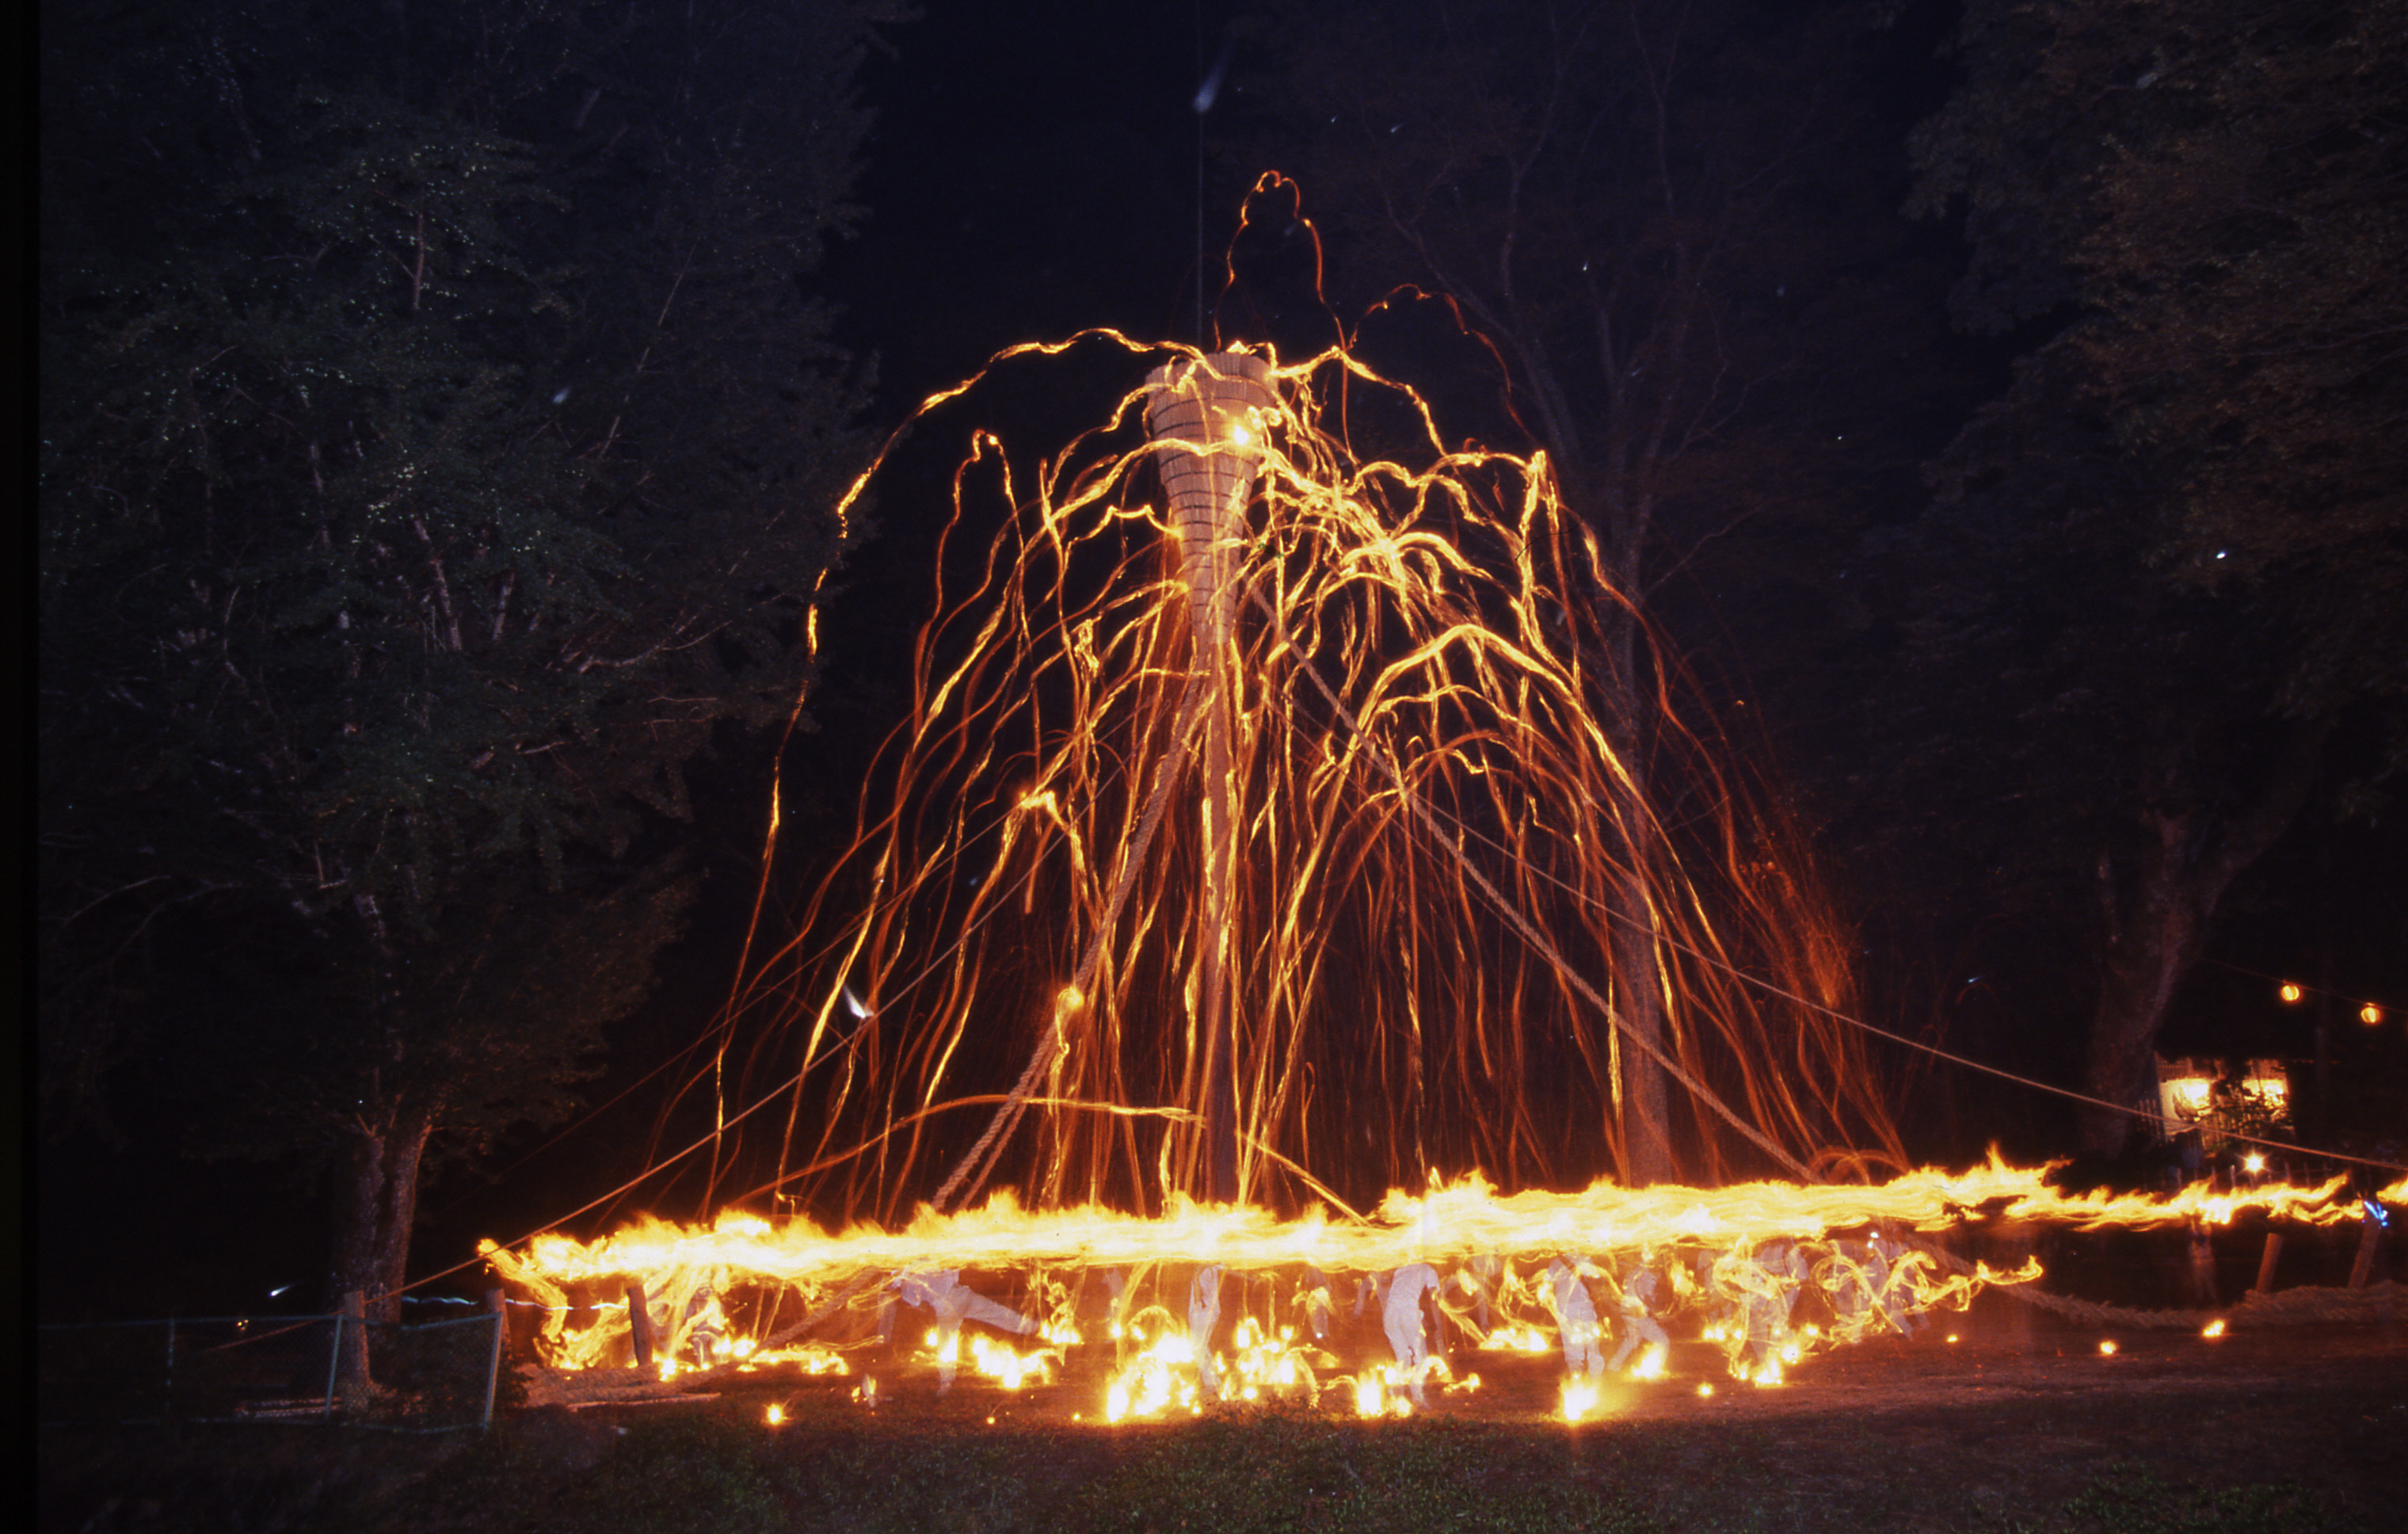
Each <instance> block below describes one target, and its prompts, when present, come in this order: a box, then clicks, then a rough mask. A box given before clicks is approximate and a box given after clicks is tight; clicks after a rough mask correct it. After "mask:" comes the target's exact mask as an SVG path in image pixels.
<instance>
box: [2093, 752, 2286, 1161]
mask: <svg viewBox="0 0 2408 1534" xmlns="http://www.w3.org/2000/svg"><path fill="white" fill-rule="evenodd" d="M2330 729H2331V726H2330V724H2329V722H2318V723H2311V724H2302V725H2300V726H2298V727H2297V728H2295V730H2294V731H2293V734H2292V737H2291V738H2290V740H2289V741H2288V742H2286V745H2285V747H2284V750H2283V754H2282V757H2281V759H2280V760H2279V761H2278V762H2277V764H2276V765H2275V767H2274V769H2273V771H2272V774H2271V775H2270V777H2269V779H2268V781H2267V782H2266V784H2265V787H2264V788H2263V790H2262V791H2261V792H2260V794H2259V795H2258V796H2257V801H2256V803H2255V804H2254V805H2252V806H2251V807H2249V808H2248V809H2247V810H2244V811H2243V812H2242V813H2240V814H2238V815H2234V816H2231V817H2229V818H2227V817H2223V816H2217V815H2213V814H2210V813H2208V812H2206V811H2189V812H2183V813H2174V812H2168V811H2158V812H2157V813H2154V814H2153V815H2151V817H2150V818H2151V820H2152V821H2153V822H2154V823H2155V825H2156V829H2157V841H2156V845H2154V846H2152V847H2151V848H2150V849H2149V850H2148V852H2147V853H2144V854H2143V857H2142V859H2141V865H2140V867H2139V869H2138V870H2137V872H2136V873H2135V874H2134V875H2133V877H2131V878H2130V879H2129V880H2128V881H2119V880H2117V879H2116V877H2115V873H2114V868H2113V867H2112V865H2110V864H2109V863H2108V862H2107V860H2105V859H2103V858H2102V859H2101V860H2100V881H2101V895H2102V896H2103V897H2104V899H2105V902H2106V907H2107V956H2106V962H2105V966H2104V972H2103V974H2102V975H2101V976H2100V987H2099V1003H2098V1007H2097V1009H2096V1011H2094V1012H2093V1013H2092V1017H2091V1025H2090V1057H2089V1064H2088V1067H2087V1068H2086V1070H2085V1073H2084V1083H2083V1084H2084V1087H2085V1090H2086V1091H2087V1092H2088V1093H2089V1095H2090V1096H2091V1097H2097V1098H2100V1099H2101V1100H2102V1101H2104V1102H2108V1103H2114V1104H2116V1105H2118V1106H2119V1107H2121V1108H2125V1109H2138V1110H2141V1111H2145V1112H2151V1113H2154V1112H2155V1111H2157V1104H2156V1099H2155V1096H2154V1093H2153V1091H2152V1086H2151V1075H2152V1071H2153V1068H2154V1064H2155V1057H2156V1053H2157V1034H2158V1032H2159V1031H2160V1030H2161V1029H2162V1028H2163V1027H2164V1026H2165V1022H2166V1013H2167V1011H2168V1009H2169V1008H2171V1006H2172V1004H2173V998H2174V993H2175V992H2176V991H2177V990H2179V989H2180V988H2181V985H2182V982H2183V981H2184V979H2185V978H2186V976H2187V975H2188V974H2189V973H2190V968H2191V966H2192V964H2193V963H2195V962H2196V961H2197V960H2198V958H2199V954H2200V948H2201V947H2202V946H2204V944H2205V942H2206V939H2207V932H2208V924H2209V922H2210V920H2211V919H2212V918H2213V917H2214V914H2215V907H2216V902H2217V901H2219V900H2221V899H2222V898H2223V897H2224V892H2225V890H2226V889H2227V888H2229V886H2230V884H2231V882H2232V881H2233V879H2234V878H2235V877H2236V876H2237V875H2238V874H2240V872H2241V871H2242V870H2243V868H2246V867H2249V865H2250V864H2252V863H2254V862H2256V861H2257V859H2258V858H2259V857H2260V856H2261V855H2263V854H2264V853H2265V852H2266V850H2267V849H2268V848H2269V847H2272V845H2273V844H2274V839H2275V838H2277V837H2279V836H2281V835H2282V833H2283V831H2284V828H2285V827H2286V826H2288V825H2289V824H2291V822H2292V820H2293V819H2294V818H2296V817H2297V815H2298V814H2299V810H2300V804H2301V803H2302V802H2303V801H2304V800H2305V799H2306V797H2307V793H2308V789H2309V786H2310V785H2311V784H2312V783H2313V782H2314V781H2315V767H2316V761H2317V758H2318V757H2319V756H2320V755H2321V754H2322V753H2323V750H2324V742H2325V737H2326V736H2327V735H2328V734H2329V733H2330ZM2133 1121H2134V1115H2133V1114H2132V1113H2130V1112H2120V1111H2115V1110H2114V1109H2109V1108H2085V1109H2084V1110H2083V1115H2082V1148H2083V1149H2084V1150H2085V1151H2089V1152H2095V1153H2097V1154H2100V1155H2106V1156H2113V1155H2114V1154H2116V1153H2118V1152H2120V1151H2121V1150H2122V1149H2123V1148H2124V1143H2125V1139H2126V1136H2127V1135H2128V1133H2129V1132H2130V1129H2131V1125H2132V1123H2133Z"/></svg>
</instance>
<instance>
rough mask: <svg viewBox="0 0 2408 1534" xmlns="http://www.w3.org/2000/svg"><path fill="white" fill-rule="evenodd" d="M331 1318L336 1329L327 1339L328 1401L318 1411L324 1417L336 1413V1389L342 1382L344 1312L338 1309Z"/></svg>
mask: <svg viewBox="0 0 2408 1534" xmlns="http://www.w3.org/2000/svg"><path fill="white" fill-rule="evenodd" d="M331 1319H332V1320H333V1321H334V1323H335V1331H334V1335H333V1336H331V1337H329V1338H328V1339H327V1340H326V1403H325V1405H324V1406H323V1407H322V1408H320V1410H319V1412H318V1414H319V1415H320V1416H322V1417H331V1416H333V1415H334V1414H335V1391H336V1389H337V1386H338V1385H339V1384H340V1383H342V1369H343V1313H342V1312H340V1311H337V1312H335V1314H334V1315H333V1317H332V1318H331Z"/></svg>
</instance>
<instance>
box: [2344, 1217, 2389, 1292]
mask: <svg viewBox="0 0 2408 1534" xmlns="http://www.w3.org/2000/svg"><path fill="white" fill-rule="evenodd" d="M2382 1245H2383V1221H2382V1219H2381V1217H2380V1216H2378V1215H2377V1214H2376V1213H2375V1211H2374V1207H2373V1206H2372V1204H2370V1205H2368V1206H2367V1210H2366V1218H2365V1220H2364V1221H2363V1222H2362V1223H2361V1224H2360V1225H2359V1226H2358V1260H2357V1261H2356V1262H2354V1263H2352V1264H2350V1269H2349V1286H2350V1287H2351V1288H2353V1289H2363V1288H2365V1287H2366V1281H2367V1280H2368V1279H2371V1278H2372V1277H2373V1276H2374V1254H2375V1252H2376V1251H2377V1250H2378V1249H2379V1248H2380V1247H2381V1246H2382Z"/></svg>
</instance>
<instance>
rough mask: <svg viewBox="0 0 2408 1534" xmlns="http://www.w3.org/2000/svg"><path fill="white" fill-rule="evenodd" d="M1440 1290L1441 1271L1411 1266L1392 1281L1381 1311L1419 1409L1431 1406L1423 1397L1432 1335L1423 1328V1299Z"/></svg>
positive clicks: (1416, 1265)
mask: <svg viewBox="0 0 2408 1534" xmlns="http://www.w3.org/2000/svg"><path fill="white" fill-rule="evenodd" d="M1437 1287H1438V1269H1435V1268H1432V1267H1431V1266H1430V1265H1429V1264H1428V1263H1426V1262H1415V1263H1408V1264H1406V1265H1405V1266H1404V1267H1402V1268H1399V1269H1397V1271H1396V1274H1395V1276H1394V1277H1392V1278H1390V1279H1389V1280H1388V1297H1387V1301H1386V1303H1385V1304H1384V1305H1383V1306H1382V1308H1381V1311H1380V1320H1381V1324H1382V1325H1383V1326H1385V1327H1386V1328H1387V1333H1388V1346H1389V1347H1390V1348H1392V1349H1394V1350H1395V1352H1396V1355H1397V1366H1398V1368H1399V1369H1403V1370H1404V1371H1405V1388H1406V1389H1407V1390H1409V1391H1411V1392H1412V1398H1413V1404H1414V1405H1415V1406H1426V1405H1428V1404H1429V1403H1428V1401H1427V1400H1426V1399H1425V1398H1423V1396H1422V1374H1423V1372H1424V1371H1425V1370H1426V1369H1427V1368H1428V1367H1429V1332H1428V1330H1427V1329H1426V1327H1424V1326H1423V1325H1422V1296H1424V1295H1426V1294H1428V1293H1430V1292H1431V1291H1432V1290H1434V1289H1436V1288H1437Z"/></svg>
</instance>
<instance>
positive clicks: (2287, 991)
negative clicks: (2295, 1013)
mask: <svg viewBox="0 0 2408 1534" xmlns="http://www.w3.org/2000/svg"><path fill="white" fill-rule="evenodd" d="M2281 995H2282V997H2283V1004H2284V1005H2285V1006H2293V1007H2295V1006H2297V1005H2299V1001H2300V997H2301V996H2305V995H2307V993H2306V992H2305V991H2302V990H2300V982H2298V981H2295V980H2286V981H2285V982H2283V989H2282V992H2281Z"/></svg>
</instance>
